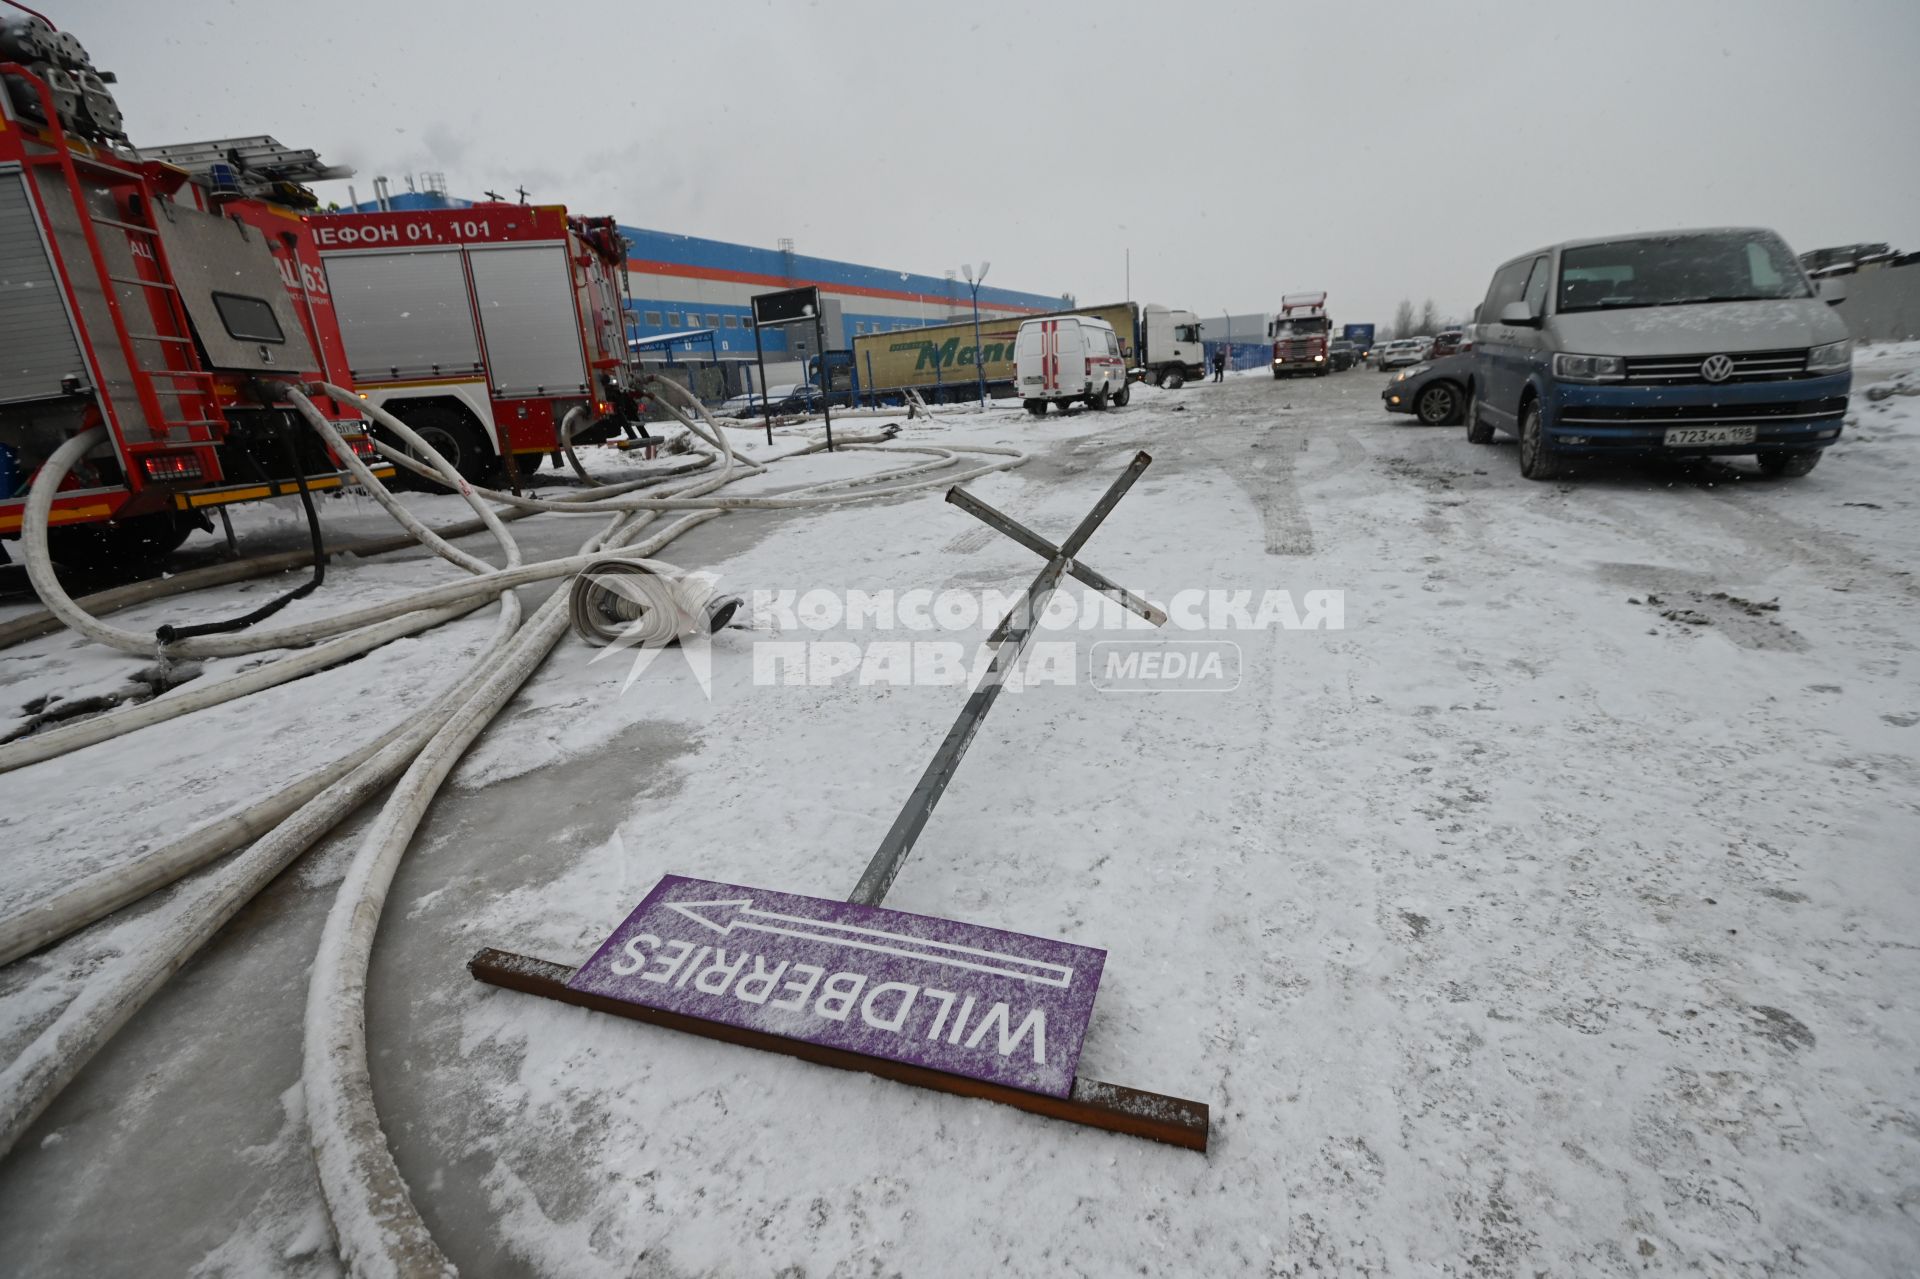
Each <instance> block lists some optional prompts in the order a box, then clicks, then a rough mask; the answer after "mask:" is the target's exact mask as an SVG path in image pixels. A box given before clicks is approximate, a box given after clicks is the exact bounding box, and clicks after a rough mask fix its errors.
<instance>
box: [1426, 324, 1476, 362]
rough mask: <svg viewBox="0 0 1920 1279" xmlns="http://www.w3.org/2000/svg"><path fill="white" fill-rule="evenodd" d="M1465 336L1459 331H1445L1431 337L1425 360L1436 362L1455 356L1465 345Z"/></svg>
mask: <svg viewBox="0 0 1920 1279" xmlns="http://www.w3.org/2000/svg"><path fill="white" fill-rule="evenodd" d="M1466 340H1467V335H1466V333H1465V332H1464V331H1462V330H1460V329H1447V330H1446V331H1444V332H1441V333H1436V334H1434V335H1433V345H1432V346H1431V347H1429V348H1428V349H1427V358H1428V359H1430V360H1438V359H1441V358H1443V357H1445V356H1449V355H1453V354H1456V353H1457V352H1458V351H1459V350H1460V348H1461V347H1462V346H1463V345H1464V344H1465V343H1466Z"/></svg>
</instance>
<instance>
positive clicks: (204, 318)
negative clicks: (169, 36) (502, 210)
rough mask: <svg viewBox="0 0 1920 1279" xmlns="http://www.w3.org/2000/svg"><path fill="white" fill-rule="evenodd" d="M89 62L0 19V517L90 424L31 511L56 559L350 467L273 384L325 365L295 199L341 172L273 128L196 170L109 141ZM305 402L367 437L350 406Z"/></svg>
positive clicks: (123, 555) (160, 533) (36, 30)
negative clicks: (264, 164) (264, 150)
mask: <svg viewBox="0 0 1920 1279" xmlns="http://www.w3.org/2000/svg"><path fill="white" fill-rule="evenodd" d="M109 79H110V77H105V76H103V75H102V74H100V73H98V72H96V71H94V70H93V68H92V65H91V63H90V62H89V60H88V58H87V54H86V51H85V49H84V48H83V47H82V46H81V45H80V43H79V42H78V41H77V40H75V39H74V38H73V37H72V36H71V35H69V34H67V33H64V32H58V31H56V30H54V28H52V27H51V26H50V25H49V24H47V23H46V22H44V21H43V20H41V19H39V18H37V17H29V18H13V19H7V20H4V21H0V349H4V351H5V358H4V359H0V537H14V536H17V535H18V534H19V533H20V530H21V523H22V520H23V518H24V516H25V508H26V495H27V491H28V488H29V486H30V485H31V483H32V481H33V479H34V477H35V476H36V475H37V474H38V472H39V471H40V469H41V467H42V465H43V464H44V463H45V462H46V460H47V459H48V457H49V456H50V455H51V454H52V453H53V452H54V451H55V450H56V449H57V448H59V447H60V446H61V445H62V444H63V443H65V442H66V441H67V440H69V439H72V438H73V437H75V436H77V435H80V434H81V433H83V432H87V431H90V430H92V429H93V428H95V427H99V428H102V431H103V434H102V438H101V440H100V442H99V443H98V444H97V445H95V446H93V447H91V448H90V449H88V450H87V452H86V453H85V454H83V455H82V456H81V458H80V459H79V461H78V463H77V464H76V465H75V466H74V467H73V468H72V470H71V471H70V472H69V473H68V476H67V478H66V479H65V480H64V481H63V483H62V487H61V490H60V491H59V492H58V493H57V494H56V495H55V498H54V501H53V505H52V509H51V512H50V515H49V518H48V542H49V548H50V550H51V552H52V555H53V558H54V560H55V561H56V562H59V563H64V564H67V565H70V566H74V567H105V566H109V565H114V566H119V567H126V566H128V565H129V564H130V563H133V562H136V561H139V562H146V563H151V562H153V561H156V560H157V559H158V557H159V556H161V555H164V554H165V553H166V552H167V551H170V550H172V549H173V548H174V547H176V546H178V545H179V544H180V543H181V542H182V541H184V540H185V539H186V538H187V536H188V535H189V534H190V533H191V532H192V531H193V530H194V529H195V528H196V527H199V528H210V527H211V525H210V524H209V522H208V520H207V516H206V514H205V513H204V512H205V510H206V508H209V507H215V506H220V505H223V504H225V503H229V502H241V501H249V500H255V499H260V498H268V497H277V496H284V495H288V494H293V493H297V492H299V491H300V490H301V489H302V488H303V487H304V488H306V489H309V490H312V489H326V488H334V487H337V486H339V485H341V484H343V483H346V482H348V480H349V478H350V477H349V476H348V474H347V473H346V472H345V471H344V470H343V469H342V463H341V462H340V461H339V459H337V458H335V457H333V456H332V455H331V454H330V453H329V451H328V450H327V448H326V446H325V445H324V444H323V443H322V441H321V440H320V438H319V437H318V435H316V434H315V433H314V431H313V430H312V429H311V428H310V427H308V426H307V425H306V424H305V423H304V422H303V421H301V420H300V419H299V417H298V416H297V414H296V413H295V412H294V410H293V407H292V405H291V404H290V403H289V402H287V400H286V399H285V397H284V396H283V394H281V393H280V391H279V389H278V387H279V385H280V384H281V383H282V382H287V383H297V382H305V381H312V380H315V379H319V378H322V377H324V378H326V379H327V380H330V381H334V382H338V383H344V381H345V376H346V370H345V368H344V365H343V364H342V363H341V362H340V349H341V348H340V345H339V334H338V332H337V330H336V328H335V327H334V325H333V320H332V314H331V312H330V311H329V310H328V308H327V307H326V306H325V304H324V300H323V299H321V298H320V297H318V296H316V292H315V288H314V286H315V284H316V283H317V268H318V260H317V258H315V257H314V256H313V246H312V242H311V237H310V233H309V230H308V223H307V222H306V220H305V217H304V215H303V214H302V213H301V212H300V211H299V208H298V207H297V206H299V205H300V204H302V203H310V202H311V200H312V197H311V194H310V193H308V192H306V191H305V189H304V187H302V186H300V183H301V182H302V181H306V180H319V179H321V178H329V177H338V176H343V175H344V174H345V173H346V171H345V170H340V169H333V168H329V167H327V166H324V165H321V164H320V163H319V162H318V160H317V158H315V157H314V156H313V154H312V153H311V152H295V151H290V150H288V149H286V148H281V147H279V146H278V144H274V150H275V152H276V154H277V155H278V156H279V164H278V167H277V169H276V171H275V173H274V174H273V176H272V177H271V179H268V178H266V177H264V176H263V175H261V174H259V173H258V172H256V171H253V170H250V169H249V167H248V164H247V161H246V158H245V157H241V156H234V157H231V159H230V161H229V162H227V163H225V164H224V165H223V170H222V179H223V180H222V182H220V183H213V182H207V183H201V182H198V181H196V180H195V175H194V174H193V173H192V172H191V171H190V170H188V169H187V168H184V167H181V166H179V165H176V164H172V163H169V162H167V161H166V160H164V159H159V158H155V157H152V156H148V155H145V154H142V153H141V152H139V151H137V150H135V149H134V148H133V147H131V146H130V145H129V144H128V140H127V135H126V132H125V130H124V128H123V127H122V120H121V117H120V112H119V109H118V107H117V106H116V105H115V104H114V101H113V98H112V96H111V94H110V93H109V92H108V90H107V89H106V87H105V86H106V84H107V82H108V80H109ZM267 141H271V140H270V139H269V140H267ZM248 179H257V180H255V181H249V180H248ZM316 404H317V406H318V407H319V408H320V410H321V411H322V412H323V413H325V414H326V415H327V416H328V417H329V418H332V419H334V420H335V422H336V424H337V425H338V426H339V427H340V429H341V432H342V434H343V435H344V436H345V437H346V438H347V440H348V441H349V443H350V447H352V448H353V449H354V450H355V451H356V452H359V453H363V454H365V455H367V456H371V454H372V441H371V439H370V438H369V437H368V436H367V435H366V433H365V431H364V425H363V423H362V422H361V421H360V414H359V411H358V409H357V407H356V406H353V405H341V404H337V403H334V402H333V401H331V400H327V399H324V398H322V399H319V400H316ZM382 469H383V470H385V469H386V468H382ZM387 473H390V470H389V471H387Z"/></svg>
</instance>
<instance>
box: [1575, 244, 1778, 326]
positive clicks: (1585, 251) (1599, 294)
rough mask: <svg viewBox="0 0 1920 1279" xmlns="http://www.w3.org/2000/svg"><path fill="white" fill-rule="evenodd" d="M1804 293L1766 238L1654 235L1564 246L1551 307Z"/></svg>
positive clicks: (1591, 307)
mask: <svg viewBox="0 0 1920 1279" xmlns="http://www.w3.org/2000/svg"><path fill="white" fill-rule="evenodd" d="M1812 293H1813V291H1812V290H1811V289H1810V288H1809V287H1808V285H1807V280H1806V277H1805V276H1804V275H1802V274H1801V272H1800V264H1799V263H1798V262H1796V261H1795V260H1794V257H1793V254H1792V253H1791V252H1789V251H1788V249H1787V246H1786V245H1784V244H1782V243H1781V242H1780V241H1779V240H1777V239H1775V238H1774V237H1773V236H1771V235H1765V234H1755V233H1752V232H1715V233H1710V234H1705V235H1654V236H1646V237H1643V238H1639V239H1633V240H1614V241H1610V242H1609V243H1606V244H1589V245H1584V246H1582V247H1580V248H1577V249H1566V250H1564V251H1563V252H1562V253H1561V254H1560V294H1559V306H1558V308H1557V309H1558V310H1559V311H1561V312H1567V311H1607V310H1615V309H1618V308H1622V307H1645V306H1686V305H1688V304H1690V303H1701V302H1746V301H1751V300H1753V299H1757V298H1804V297H1811V296H1812Z"/></svg>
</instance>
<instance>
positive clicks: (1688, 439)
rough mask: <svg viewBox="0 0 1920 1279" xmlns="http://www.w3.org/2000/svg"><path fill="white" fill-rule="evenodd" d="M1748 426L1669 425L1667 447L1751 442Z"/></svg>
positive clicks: (1751, 436) (1750, 432)
mask: <svg viewBox="0 0 1920 1279" xmlns="http://www.w3.org/2000/svg"><path fill="white" fill-rule="evenodd" d="M1751 443H1753V428H1752V427H1750V426H1670V427H1668V428H1667V447H1668V448H1670V449H1672V448H1693V447H1696V446H1698V445H1702V444H1751Z"/></svg>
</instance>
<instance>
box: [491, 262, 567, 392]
mask: <svg viewBox="0 0 1920 1279" xmlns="http://www.w3.org/2000/svg"><path fill="white" fill-rule="evenodd" d="M468 262H469V263H470V265H471V269H472V271H473V295H474V298H475V299H476V301H477V302H478V303H479V311H480V327H481V330H482V332H484V333H485V334H486V339H487V366H488V368H489V370H490V371H491V373H492V376H493V393H494V395H495V396H496V397H499V398H503V399H520V398H526V397H530V396H556V395H586V394H589V393H590V387H589V384H588V382H587V364H586V356H585V354H584V353H583V352H582V351H581V349H580V322H579V320H578V318H576V316H575V315H574V310H573V282H572V276H571V275H570V273H569V271H568V265H567V250H566V248H565V246H564V245H558V244H555V245H546V244H540V245H506V246H502V247H499V248H482V247H480V246H470V248H469V251H468Z"/></svg>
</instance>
